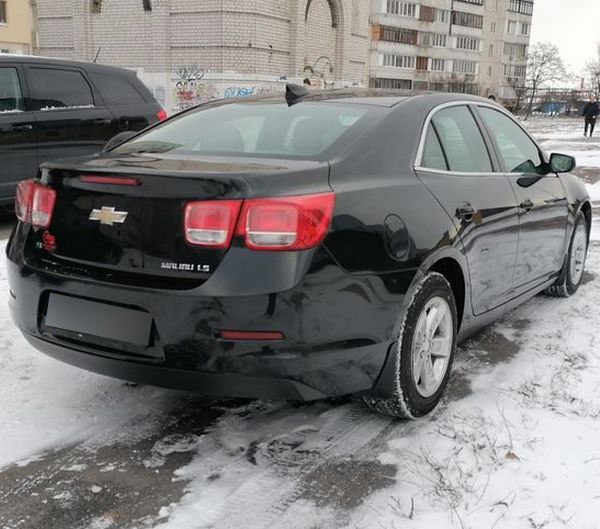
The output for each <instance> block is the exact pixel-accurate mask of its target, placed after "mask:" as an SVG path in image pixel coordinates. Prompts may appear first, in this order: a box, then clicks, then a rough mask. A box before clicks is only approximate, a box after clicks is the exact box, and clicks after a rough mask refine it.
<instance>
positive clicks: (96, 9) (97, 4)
mask: <svg viewBox="0 0 600 529" xmlns="http://www.w3.org/2000/svg"><path fill="white" fill-rule="evenodd" d="M90 10H91V12H92V13H96V14H97V13H101V12H102V0H92V4H91V7H90Z"/></svg>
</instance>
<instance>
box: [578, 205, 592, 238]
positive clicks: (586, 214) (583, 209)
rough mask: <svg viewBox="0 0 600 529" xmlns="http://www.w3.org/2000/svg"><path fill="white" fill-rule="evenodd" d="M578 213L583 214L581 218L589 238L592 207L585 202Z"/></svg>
mask: <svg viewBox="0 0 600 529" xmlns="http://www.w3.org/2000/svg"><path fill="white" fill-rule="evenodd" d="M579 211H581V212H582V213H583V216H584V217H585V222H586V224H587V228H588V237H589V235H590V233H591V232H592V206H591V204H590V203H589V202H587V201H586V202H584V203H583V204H582V205H581V208H580V209H579Z"/></svg>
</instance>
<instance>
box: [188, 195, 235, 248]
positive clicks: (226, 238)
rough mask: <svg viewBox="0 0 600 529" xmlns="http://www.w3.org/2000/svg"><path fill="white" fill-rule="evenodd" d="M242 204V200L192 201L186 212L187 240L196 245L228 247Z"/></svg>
mask: <svg viewBox="0 0 600 529" xmlns="http://www.w3.org/2000/svg"><path fill="white" fill-rule="evenodd" d="M241 206H242V201H241V200H214V201H205V202H190V203H189V204H187V206H186V207H185V214H184V230H185V239H186V241H187V242H189V243H190V244H193V245H196V246H210V247H212V248H228V247H229V244H230V243H231V238H232V237H233V232H234V229H235V223H236V221H237V218H238V215H239V213H240V207H241Z"/></svg>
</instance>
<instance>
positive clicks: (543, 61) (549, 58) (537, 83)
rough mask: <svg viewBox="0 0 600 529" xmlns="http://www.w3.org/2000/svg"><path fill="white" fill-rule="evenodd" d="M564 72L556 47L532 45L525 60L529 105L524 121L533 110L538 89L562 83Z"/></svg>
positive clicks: (543, 44) (541, 44)
mask: <svg viewBox="0 0 600 529" xmlns="http://www.w3.org/2000/svg"><path fill="white" fill-rule="evenodd" d="M565 77H566V70H565V66H564V64H563V61H562V59H561V57H560V52H559V51H558V47H557V46H555V45H554V44H549V43H538V44H534V45H533V46H532V47H531V49H530V50H529V56H528V58H527V84H528V85H529V90H530V94H529V105H528V107H527V115H526V119H527V118H528V117H529V116H530V114H531V111H532V110H533V102H534V101H535V96H536V95H537V92H538V90H539V89H540V88H543V87H544V86H547V85H551V84H553V83H557V82H558V81H562V80H563V79H564V78H565Z"/></svg>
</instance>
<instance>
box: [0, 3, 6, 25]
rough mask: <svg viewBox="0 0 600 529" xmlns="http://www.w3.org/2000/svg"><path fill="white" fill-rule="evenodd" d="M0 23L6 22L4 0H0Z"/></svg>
mask: <svg viewBox="0 0 600 529" xmlns="http://www.w3.org/2000/svg"><path fill="white" fill-rule="evenodd" d="M0 24H6V0H2V1H1V2H0Z"/></svg>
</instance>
